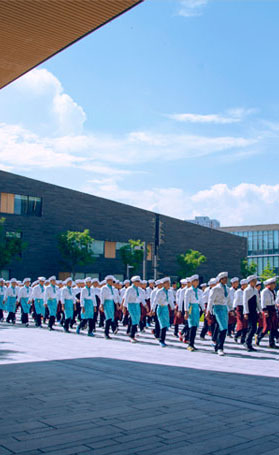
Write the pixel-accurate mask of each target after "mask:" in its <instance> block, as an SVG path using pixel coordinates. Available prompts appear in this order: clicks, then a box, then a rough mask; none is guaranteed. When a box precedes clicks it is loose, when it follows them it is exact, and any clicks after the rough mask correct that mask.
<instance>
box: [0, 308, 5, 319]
mask: <svg viewBox="0 0 279 455" xmlns="http://www.w3.org/2000/svg"><path fill="white" fill-rule="evenodd" d="M3 317H4V313H3V310H1V309H0V319H3Z"/></svg>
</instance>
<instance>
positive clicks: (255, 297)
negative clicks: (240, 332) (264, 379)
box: [243, 275, 262, 352]
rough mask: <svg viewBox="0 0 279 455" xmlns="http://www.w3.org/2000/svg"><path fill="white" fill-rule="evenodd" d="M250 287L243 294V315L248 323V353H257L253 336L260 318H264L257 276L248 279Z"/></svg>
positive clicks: (246, 344) (246, 343)
mask: <svg viewBox="0 0 279 455" xmlns="http://www.w3.org/2000/svg"><path fill="white" fill-rule="evenodd" d="M247 282H248V286H247V288H246V289H245V290H244V292H243V313H244V318H245V319H246V320H247V321H248V331H247V336H246V339H245V347H246V349H247V351H248V352H253V351H256V349H255V348H253V346H252V341H253V336H254V335H255V333H256V330H257V321H258V318H259V317H260V318H261V317H262V315H261V313H262V309H261V305H260V298H259V292H258V290H257V289H256V285H257V276H256V275H250V276H248V278H247Z"/></svg>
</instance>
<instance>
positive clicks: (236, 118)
mask: <svg viewBox="0 0 279 455" xmlns="http://www.w3.org/2000/svg"><path fill="white" fill-rule="evenodd" d="M255 112H256V110H255V109H244V108H237V109H230V110H228V111H226V112H225V113H224V114H191V113H185V114H169V115H167V117H168V118H170V119H172V120H176V121H178V122H185V123H205V124H206V123H208V124H210V123H211V124H219V125H225V124H230V123H239V122H242V121H243V120H244V118H245V117H246V116H248V115H250V114H252V113H255Z"/></svg>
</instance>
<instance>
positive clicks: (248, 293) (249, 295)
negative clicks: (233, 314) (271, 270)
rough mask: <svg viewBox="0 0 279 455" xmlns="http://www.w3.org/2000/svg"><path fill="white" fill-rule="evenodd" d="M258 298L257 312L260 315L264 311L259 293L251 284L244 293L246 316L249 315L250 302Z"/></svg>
mask: <svg viewBox="0 0 279 455" xmlns="http://www.w3.org/2000/svg"><path fill="white" fill-rule="evenodd" d="M254 295H255V296H256V299H257V311H258V312H259V313H260V312H261V311H262V309H261V304H260V298H259V293H258V291H257V289H256V288H253V287H252V286H251V285H250V284H249V285H248V287H247V288H246V289H244V291H243V312H244V314H249V306H248V301H249V300H250V299H251V298H252V297H253V296H254Z"/></svg>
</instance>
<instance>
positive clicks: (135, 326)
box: [130, 324, 137, 338]
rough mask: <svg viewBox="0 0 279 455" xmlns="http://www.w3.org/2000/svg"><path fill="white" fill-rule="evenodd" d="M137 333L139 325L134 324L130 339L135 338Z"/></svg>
mask: <svg viewBox="0 0 279 455" xmlns="http://www.w3.org/2000/svg"><path fill="white" fill-rule="evenodd" d="M136 333H137V324H134V325H132V327H131V333H130V337H131V338H135V335H136Z"/></svg>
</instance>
